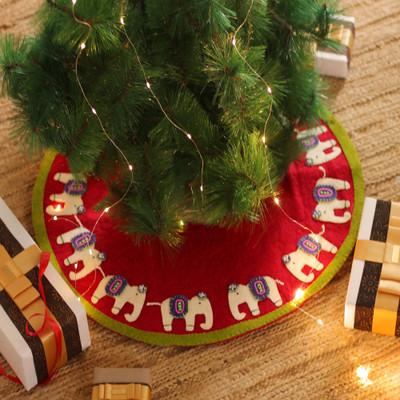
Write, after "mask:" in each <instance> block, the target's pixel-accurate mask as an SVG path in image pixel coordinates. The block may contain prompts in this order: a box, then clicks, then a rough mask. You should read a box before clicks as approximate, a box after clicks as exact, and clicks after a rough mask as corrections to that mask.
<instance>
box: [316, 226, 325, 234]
mask: <svg viewBox="0 0 400 400" xmlns="http://www.w3.org/2000/svg"><path fill="white" fill-rule="evenodd" d="M324 233H325V224H322V228H321V232H320V233H319V234H318V235H319V236H322V235H323V234H324Z"/></svg>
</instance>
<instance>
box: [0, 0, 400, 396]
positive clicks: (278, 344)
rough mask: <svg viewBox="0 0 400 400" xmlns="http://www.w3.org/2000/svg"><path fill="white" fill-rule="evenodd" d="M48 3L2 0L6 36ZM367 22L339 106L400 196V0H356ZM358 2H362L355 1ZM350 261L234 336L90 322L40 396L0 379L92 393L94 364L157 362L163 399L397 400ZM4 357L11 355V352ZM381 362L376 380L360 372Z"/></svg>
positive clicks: (382, 192) (7, 145)
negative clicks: (164, 344) (174, 342)
mask: <svg viewBox="0 0 400 400" xmlns="http://www.w3.org/2000/svg"><path fill="white" fill-rule="evenodd" d="M41 3H42V0H40V1H39V0H0V33H1V34H3V33H7V32H12V33H16V34H27V33H30V32H32V16H33V14H34V13H35V11H36V10H37V8H38V7H39V6H40V4H41ZM342 4H343V6H344V7H346V6H348V7H349V8H348V9H347V10H346V12H347V14H352V15H354V16H355V17H356V18H357V37H356V44H355V49H354V52H353V60H352V65H351V73H350V76H349V78H348V79H347V80H346V81H344V82H341V81H333V80H332V81H331V84H332V87H333V91H332V99H331V104H332V107H331V108H332V110H333V111H334V113H335V115H336V117H337V118H338V119H339V120H340V122H341V123H342V124H343V126H344V127H345V128H346V129H347V130H348V132H349V133H350V135H351V136H352V139H353V141H354V143H355V145H356V147H357V149H358V151H359V155H360V158H361V162H362V165H363V170H364V177H365V181H366V194H367V195H369V196H376V197H380V198H382V199H391V200H397V201H399V200H400V134H399V124H400V74H399V71H400V2H399V0H356V1H355V0H353V1H351V0H346V1H342ZM350 7H351V8H350ZM12 116H13V109H12V107H11V105H10V103H9V102H8V101H6V100H5V99H0V196H1V197H3V198H4V199H5V201H6V202H7V203H8V204H9V206H10V207H11V208H12V210H13V211H14V213H15V214H16V215H17V217H18V218H19V219H20V220H21V221H22V223H23V224H24V225H25V226H26V227H27V228H28V229H29V230H30V232H31V233H32V224H31V213H30V206H31V194H32V188H33V183H34V181H35V177H36V174H37V172H38V161H37V160H36V161H32V160H31V159H29V158H28V157H26V156H25V155H24V154H23V152H22V151H21V148H20V146H19V145H18V144H17V143H14V142H12V141H11V140H10V138H9V133H10V132H11V127H12V124H11V119H12ZM349 270H350V264H349V262H348V263H346V265H345V266H344V267H343V268H342V270H341V272H340V273H339V274H338V275H337V276H336V277H335V279H334V280H333V281H332V282H331V283H330V284H329V285H328V286H327V287H326V288H325V289H324V290H323V291H322V292H320V294H318V295H316V296H314V297H313V298H312V299H311V300H310V301H309V302H308V303H307V304H306V305H305V306H304V310H306V311H307V312H309V313H312V314H313V315H315V316H317V317H318V318H322V319H323V320H324V322H325V325H324V326H323V327H322V328H321V327H320V326H319V325H317V324H316V323H315V322H314V321H313V320H312V319H310V318H308V317H306V316H305V315H304V314H303V313H301V312H296V313H294V314H291V315H290V316H289V317H286V318H283V319H282V320H280V321H278V322H277V323H275V324H274V325H272V326H270V327H267V328H264V329H261V330H259V331H257V332H254V333H251V334H248V335H245V336H243V337H241V338H238V339H235V340H232V341H230V342H227V343H225V344H218V345H210V346H204V347H196V348H177V347H169V348H159V347H155V346H149V345H145V344H142V343H138V342H135V341H132V340H130V339H127V338H125V337H122V336H119V335H118V334H115V333H112V332H109V331H107V330H106V329H104V328H102V327H101V326H100V325H97V324H96V323H95V322H93V321H90V328H91V334H92V340H93V346H92V347H91V349H90V350H89V351H88V352H86V353H85V354H82V355H81V356H80V357H78V358H77V359H75V360H73V361H72V362H71V363H70V364H68V366H66V367H64V368H63V369H62V370H61V371H59V373H58V374H57V376H56V377H55V379H54V380H53V381H52V382H51V383H49V384H47V385H44V386H41V387H38V388H36V389H35V390H33V391H32V393H31V394H26V393H25V392H24V390H23V389H22V388H20V387H18V386H16V385H14V384H12V383H9V382H7V381H6V380H5V379H3V378H0V398H1V399H4V400H11V399H35V400H36V399H37V400H38V399H55V400H58V399H76V400H80V399H82V400H83V399H89V398H90V392H91V380H92V375H93V368H94V367H95V366H105V367H111V366H113V367H139V366H145V367H150V368H151V371H152V375H153V379H154V398H155V399H156V400H157V399H162V400H168V399H180V400H189V399H193V400H194V399H196V400H197V399H207V400H216V399H218V400H230V399H235V400H238V399H246V400H250V399H257V400H258V399H285V400H288V399H341V400H345V399H398V398H400V366H399V360H400V340H399V339H396V338H390V337H384V336H378V335H375V334H371V333H365V332H360V331H350V330H346V329H345V328H344V327H343V308H344V300H345V296H346V290H347V283H348V278H349ZM0 361H1V362H4V361H3V360H2V359H1V358H0ZM360 364H361V365H369V366H370V367H371V372H370V379H371V380H372V381H373V383H372V384H371V385H369V386H367V387H363V386H362V385H360V383H359V381H358V379H357V377H356V374H355V370H356V368H357V367H358V366H359V365H360Z"/></svg>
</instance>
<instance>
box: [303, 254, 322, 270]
mask: <svg viewBox="0 0 400 400" xmlns="http://www.w3.org/2000/svg"><path fill="white" fill-rule="evenodd" d="M307 265H309V266H310V267H312V268H314V269H315V270H317V271H321V270H322V269H323V268H324V264H322V263H321V262H320V261H318V259H317V258H316V257H314V256H312V257H310V261H309V262H308V263H307Z"/></svg>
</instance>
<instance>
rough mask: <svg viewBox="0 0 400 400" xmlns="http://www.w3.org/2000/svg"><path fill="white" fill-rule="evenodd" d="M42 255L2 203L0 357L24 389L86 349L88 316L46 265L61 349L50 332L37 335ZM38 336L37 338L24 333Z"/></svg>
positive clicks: (45, 283) (41, 305)
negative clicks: (58, 348)
mask: <svg viewBox="0 0 400 400" xmlns="http://www.w3.org/2000/svg"><path fill="white" fill-rule="evenodd" d="M40 254H41V251H40V249H39V248H38V247H37V246H36V244H35V243H34V242H33V240H32V238H31V237H30V236H29V234H28V233H27V232H26V230H25V229H24V228H23V227H22V225H21V224H20V222H19V221H18V220H17V219H16V218H15V216H14V214H12V212H11V211H10V209H9V208H8V207H7V206H6V204H5V203H4V201H3V200H1V199H0V352H1V354H2V355H3V356H4V358H5V359H6V360H7V362H8V363H9V365H10V366H11V368H12V369H13V370H14V372H15V373H16V375H17V376H18V378H19V379H20V380H21V382H22V383H23V385H24V386H25V388H26V389H27V390H30V389H31V388H32V387H34V386H36V385H37V384H38V383H40V382H42V381H44V380H46V378H47V377H48V376H49V372H51V371H52V369H54V367H56V368H59V367H61V366H62V365H64V364H65V363H66V362H68V360H70V359H71V358H72V357H74V356H76V355H77V354H79V353H80V352H82V351H83V350H85V349H86V348H87V347H89V346H90V336H89V329H88V323H87V317H86V313H85V311H84V309H83V307H82V305H81V303H80V302H79V301H78V300H77V298H76V296H75V295H74V294H73V292H72V291H71V289H70V288H69V287H68V285H67V284H66V283H65V281H64V280H63V279H62V278H61V276H59V274H58V273H57V271H56V270H55V269H54V267H53V266H52V265H51V264H49V265H48V267H47V269H46V271H45V274H44V276H43V279H42V283H43V288H44V293H45V299H46V304H47V310H48V313H49V315H50V316H51V317H52V319H53V320H54V321H55V322H56V324H57V325H58V327H59V328H60V330H61V331H62V346H61V347H62V348H61V349H60V354H59V355H58V356H57V354H56V339H55V335H54V332H53V331H52V330H51V329H50V328H46V329H44V330H42V331H40V330H39V329H40V327H41V325H42V322H43V317H42V316H41V315H43V312H44V309H45V304H44V302H43V299H42V298H41V296H40V294H39V288H38V286H39V282H38V263H39V259H40ZM27 322H28V326H29V327H30V331H36V332H38V331H39V334H38V335H37V336H30V335H29V334H28V332H26V324H27Z"/></svg>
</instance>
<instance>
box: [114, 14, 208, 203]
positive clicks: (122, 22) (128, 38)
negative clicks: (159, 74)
mask: <svg viewBox="0 0 400 400" xmlns="http://www.w3.org/2000/svg"><path fill="white" fill-rule="evenodd" d="M120 22H121V26H122V31H123V33H124V35H125V37H126V39H127V41H128V43H129V44H130V46H131V47H132V49H133V51H134V53H135V57H136V60H137V62H138V64H139V67H140V69H141V71H142V75H143V78H144V80H145V82H146V87H147V89H148V90H149V91H150V93H151V95H152V97H153V99H154V100H155V101H156V103H157V105H158V107H159V108H160V110H161V112H162V113H163V114H164V116H165V118H166V119H167V120H168V122H169V123H170V124H171V125H172V126H173V127H174V128H176V129H177V130H178V131H180V132H181V133H183V134H184V135H185V136H186V137H187V138H188V139H189V140H190V142H191V143H192V145H193V147H194V148H195V150H196V153H197V155H198V157H199V159H200V164H201V166H200V192H201V193H202V200H203V188H204V168H205V162H204V158H203V155H202V154H201V151H200V148H199V146H198V145H197V142H196V141H195V140H194V139H193V137H192V135H191V134H190V133H189V132H188V131H187V130H186V129H185V128H182V127H181V126H180V125H178V124H177V123H176V122H175V121H174V120H173V119H172V118H171V117H170V116H169V114H168V113H167V112H166V111H165V109H164V107H163V105H162V104H161V101H160V99H159V98H158V97H157V95H156V94H155V92H154V91H153V89H152V87H151V85H150V82H149V79H148V76H147V73H146V70H145V68H144V65H143V63H142V60H141V58H140V56H139V53H138V51H137V49H136V46H135V44H134V43H133V41H132V39H131V38H130V36H129V35H128V32H127V31H126V29H125V20H124V17H123V16H121V17H120Z"/></svg>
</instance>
